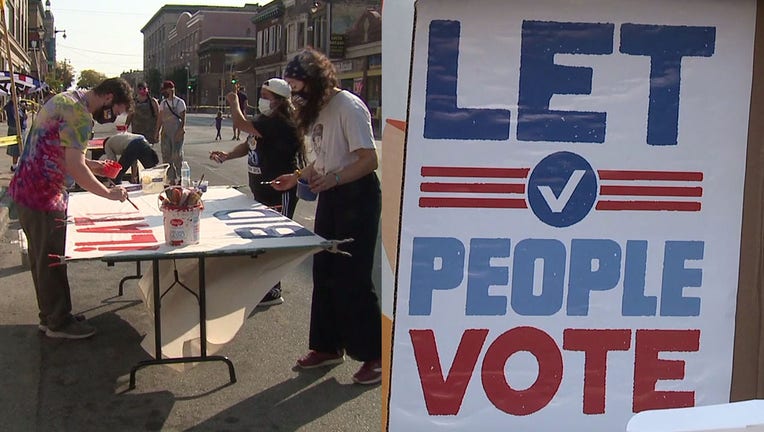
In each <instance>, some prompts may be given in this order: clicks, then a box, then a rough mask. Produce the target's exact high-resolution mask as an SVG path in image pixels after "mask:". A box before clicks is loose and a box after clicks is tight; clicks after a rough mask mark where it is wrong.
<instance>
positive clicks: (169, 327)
mask: <svg viewBox="0 0 764 432" xmlns="http://www.w3.org/2000/svg"><path fill="white" fill-rule="evenodd" d="M130 199H131V201H132V202H133V203H135V205H136V206H137V207H138V208H137V209H134V208H133V207H131V205H130V204H129V203H128V202H123V203H121V202H119V201H109V200H106V199H104V198H100V197H98V196H96V195H93V194H90V193H76V194H72V195H71V197H70V202H69V217H68V218H67V223H66V229H67V238H66V259H67V260H68V261H77V260H86V259H103V260H106V261H109V260H111V261H126V260H136V261H139V260H142V261H149V262H150V261H151V260H152V259H153V258H159V259H161V260H162V261H160V266H159V268H160V272H159V287H160V294H163V295H164V294H166V296H165V297H163V299H162V308H161V311H162V354H163V357H170V358H177V357H189V356H198V355H200V340H201V339H200V337H201V332H200V327H199V303H198V301H199V300H198V294H199V279H198V258H199V257H207V258H206V265H205V269H206V274H205V287H206V290H205V292H206V315H207V316H206V317H207V334H206V336H207V338H206V339H207V354H214V353H215V352H217V351H218V350H219V349H220V348H221V347H222V346H223V345H224V344H226V343H228V342H229V341H230V340H231V339H232V338H233V337H234V336H235V335H236V333H237V332H238V330H239V329H240V328H241V326H242V325H243V323H244V321H245V320H246V319H247V317H248V316H249V315H250V313H251V312H252V310H253V309H254V308H255V307H256V306H257V304H258V302H259V301H260V300H261V299H262V298H263V296H264V295H265V294H266V293H267V292H268V291H269V290H270V289H271V288H272V287H273V285H274V284H276V283H277V282H278V281H279V280H281V278H282V277H283V276H284V275H285V274H286V273H287V272H289V271H290V270H291V269H293V268H294V267H295V266H297V265H298V264H299V263H300V262H302V261H303V260H305V259H306V258H308V257H309V256H311V255H312V254H314V253H315V252H317V251H319V250H321V249H323V248H326V247H327V243H326V240H325V239H323V238H321V237H319V236H317V235H316V234H314V233H312V232H311V231H309V230H308V229H306V228H305V227H303V226H301V225H300V224H298V223H297V222H295V221H293V220H291V219H289V218H287V217H286V216H282V215H281V214H280V213H278V212H277V211H275V210H273V209H270V208H268V207H266V206H265V205H263V204H261V203H258V202H256V201H253V200H252V199H251V198H250V197H248V196H247V195H244V194H242V193H241V192H239V191H237V190H236V189H234V188H231V187H210V188H209V189H208V191H207V192H206V193H205V194H204V195H203V196H202V199H203V201H204V210H203V211H202V212H201V214H200V217H199V227H200V229H199V242H198V243H197V244H190V245H186V246H181V247H177V246H170V245H168V244H166V242H165V236H164V229H165V225H164V218H163V215H162V212H161V211H160V210H159V201H158V195H157V194H144V193H142V192H136V193H131V194H130ZM171 220H172V219H171ZM62 226H63V221H62ZM173 257H178V258H179V259H178V260H174V259H168V258H173ZM148 267H149V268H148V269H145V267H144V276H143V278H142V279H141V281H140V282H139V284H138V293H139V295H140V297H141V298H142V299H143V300H144V302H145V304H146V307H147V310H148V312H149V314H153V313H154V305H153V274H152V267H151V266H150V265H149V266H148ZM176 269H177V271H178V274H179V278H178V281H176V280H175V277H174V271H175V270H176ZM184 287H185V289H184ZM170 288H172V289H170ZM115 289H116V287H115ZM142 346H143V347H144V349H145V350H146V351H147V352H149V353H150V354H151V355H154V356H155V347H154V330H149V332H148V333H147V335H146V337H145V338H144V340H143V343H142ZM185 366H188V365H187V364H186V365H181V364H178V365H174V366H173V367H175V368H177V369H183V368H184V367H185Z"/></svg>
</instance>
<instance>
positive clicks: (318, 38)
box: [313, 17, 326, 50]
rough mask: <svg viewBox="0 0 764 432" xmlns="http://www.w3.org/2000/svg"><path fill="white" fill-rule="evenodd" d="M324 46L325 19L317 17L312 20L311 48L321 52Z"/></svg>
mask: <svg viewBox="0 0 764 432" xmlns="http://www.w3.org/2000/svg"><path fill="white" fill-rule="evenodd" d="M325 44H326V18H325V17H319V18H316V19H314V20H313V46H314V47H315V48H316V49H318V50H323V49H324V45H325Z"/></svg>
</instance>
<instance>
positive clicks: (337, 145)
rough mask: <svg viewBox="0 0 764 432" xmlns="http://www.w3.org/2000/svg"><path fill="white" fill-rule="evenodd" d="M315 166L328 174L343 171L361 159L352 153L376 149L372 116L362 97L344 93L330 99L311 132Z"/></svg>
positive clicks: (323, 173)
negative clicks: (364, 149)
mask: <svg viewBox="0 0 764 432" xmlns="http://www.w3.org/2000/svg"><path fill="white" fill-rule="evenodd" d="M309 143H310V147H311V150H312V152H313V154H314V155H315V158H316V160H315V162H314V164H313V167H314V168H315V169H316V171H317V172H318V173H319V174H321V175H325V174H328V173H332V172H337V171H340V170H342V168H344V167H346V166H348V165H350V164H351V163H353V162H355V161H356V160H357V159H358V157H357V156H356V155H355V154H353V153H352V152H354V151H356V150H358V149H362V148H366V149H373V148H375V146H374V132H373V130H372V128H371V114H369V110H368V108H366V104H364V103H363V101H362V100H361V98H359V97H358V96H356V95H354V94H353V93H350V92H349V91H347V90H343V91H341V92H339V93H337V94H336V95H334V97H332V98H331V100H329V103H327V104H326V106H325V107H324V108H322V109H321V112H320V113H319V114H318V118H317V119H316V121H315V122H314V123H313V126H312V127H311V129H310V142H309Z"/></svg>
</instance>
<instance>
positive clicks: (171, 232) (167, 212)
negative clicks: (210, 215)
mask: <svg viewBox="0 0 764 432" xmlns="http://www.w3.org/2000/svg"><path fill="white" fill-rule="evenodd" d="M202 208H203V207H202V206H201V205H198V206H195V207H175V206H162V207H161V210H162V216H163V220H164V241H165V243H167V244H168V245H169V246H187V245H193V244H197V243H199V217H200V216H201V214H202Z"/></svg>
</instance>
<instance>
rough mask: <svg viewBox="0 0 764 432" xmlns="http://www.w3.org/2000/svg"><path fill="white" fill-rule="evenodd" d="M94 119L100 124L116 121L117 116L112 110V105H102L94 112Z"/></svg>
mask: <svg viewBox="0 0 764 432" xmlns="http://www.w3.org/2000/svg"><path fill="white" fill-rule="evenodd" d="M93 120H95V121H97V122H98V123H99V124H104V123H114V121H115V120H117V116H115V115H114V112H113V111H112V110H111V105H109V106H102V107H101V108H98V110H97V111H96V112H94V113H93Z"/></svg>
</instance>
